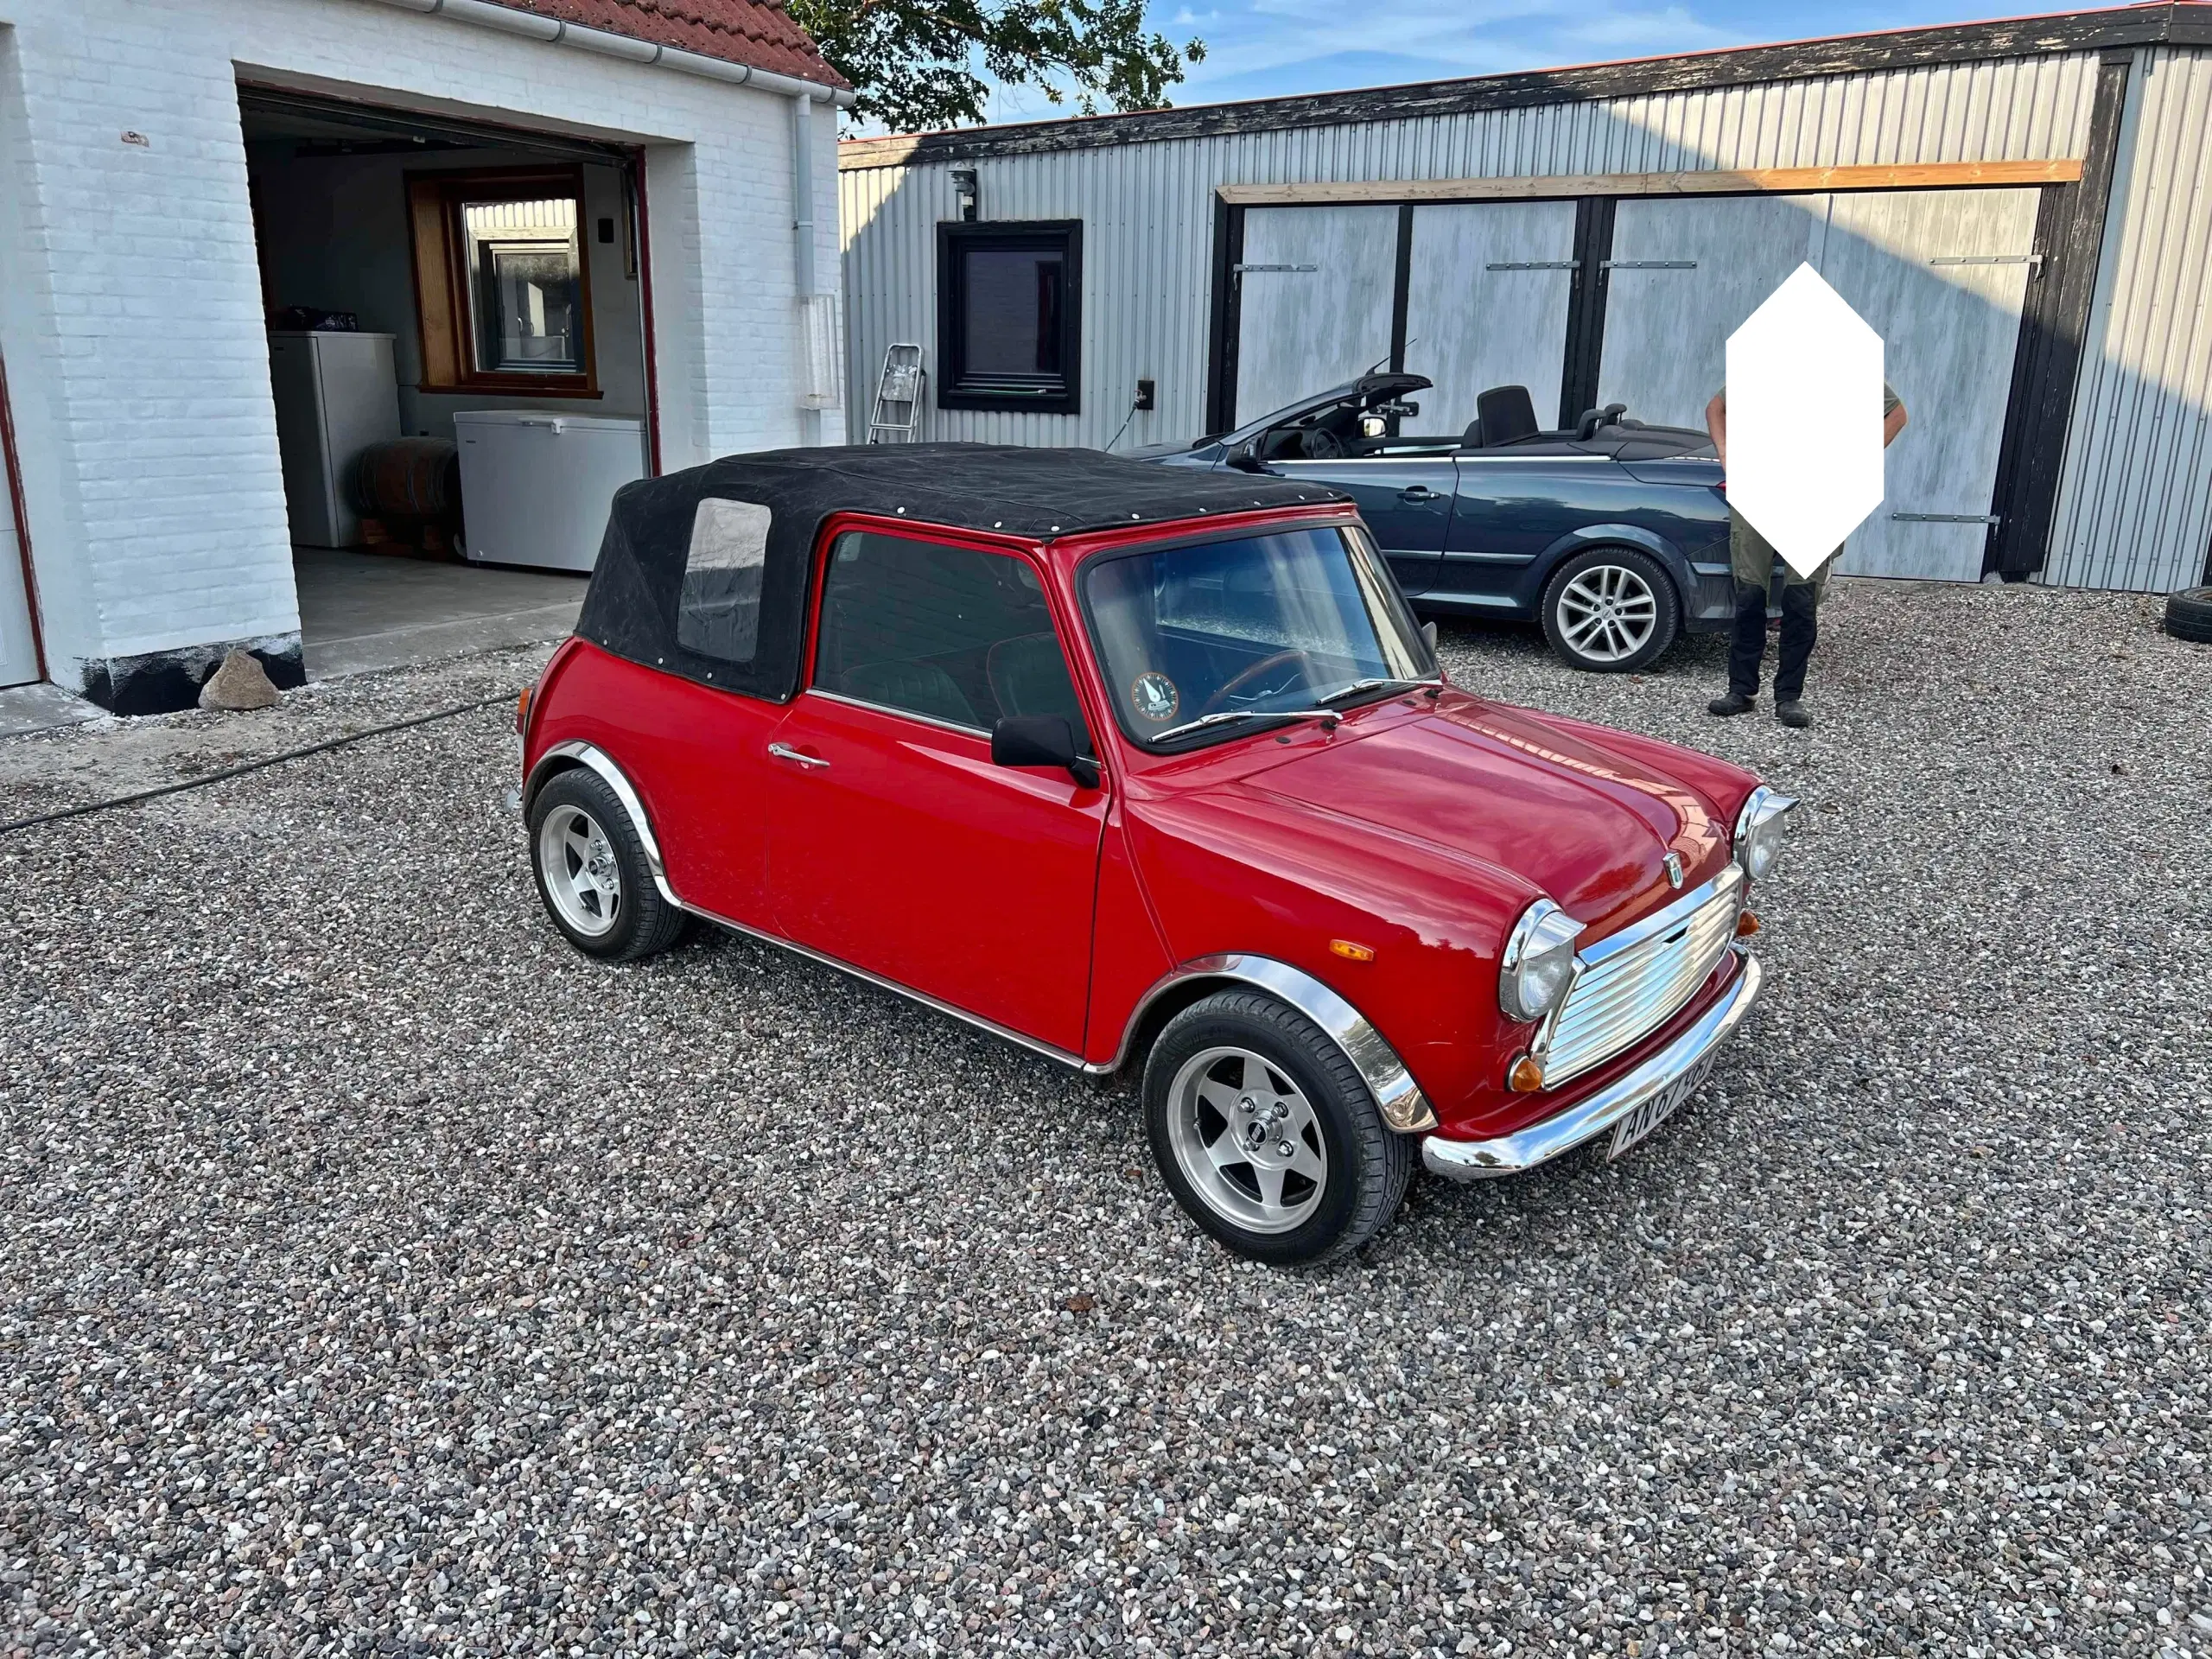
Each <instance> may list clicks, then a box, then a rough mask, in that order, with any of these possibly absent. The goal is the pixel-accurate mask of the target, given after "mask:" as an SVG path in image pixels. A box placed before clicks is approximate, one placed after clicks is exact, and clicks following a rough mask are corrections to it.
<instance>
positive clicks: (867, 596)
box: [814, 532, 1088, 752]
mask: <svg viewBox="0 0 2212 1659" xmlns="http://www.w3.org/2000/svg"><path fill="white" fill-rule="evenodd" d="M814 683H815V684H816V685H817V687H818V688H820V689H821V690H824V691H835V692H837V693H838V694H840V695H842V696H849V697H854V698H856V699H858V700H859V701H861V702H872V703H876V704H880V705H881V706H882V707H885V708H888V709H901V710H904V711H905V712H906V713H909V714H915V715H927V716H928V717H929V718H930V719H931V720H942V721H950V722H952V723H953V724H954V725H957V726H969V727H974V728H976V729H978V730H988V729H989V728H990V727H991V726H992V725H993V724H994V723H995V721H998V720H999V719H1000V718H1001V717H1002V716H1004V715H1065V716H1066V717H1067V719H1068V721H1069V723H1070V724H1071V725H1072V726H1073V727H1074V728H1075V730H1076V734H1077V742H1078V744H1084V724H1083V712H1082V709H1081V706H1080V705H1079V704H1078V703H1077V702H1076V696H1075V687H1074V685H1073V684H1072V683H1071V682H1070V680H1069V678H1068V667H1067V660H1066V658H1065V657H1063V656H1062V655H1061V653H1060V645H1059V640H1058V637H1057V636H1056V635H1055V634H1054V633H1053V632H1052V613H1051V612H1050V611H1049V610H1048V609H1047V608H1046V604H1045V594H1044V589H1043V588H1042V587H1041V586H1040V585H1039V582H1038V578H1037V573H1036V571H1035V570H1033V569H1031V568H1030V565H1029V563H1027V561H1026V560H1023V559H1017V558H1012V557H1009V556H1006V555H1004V554H999V553H980V552H976V551H975V550H972V549H969V548H958V547H940V546H938V545H936V544H935V543H929V542H910V541H907V540H906V539H904V538H903V537H897V536H873V535H866V534H861V533H858V532H855V533H852V534H849V535H845V536H841V537H838V538H837V545H836V550H834V551H833V552H832V553H831V555H830V557H829V572H828V575H827V577H826V579H825V580H824V581H823V588H822V629H821V635H820V639H819V642H818V644H817V647H816V652H815V661H814ZM1086 752H1088V750H1087V746H1086Z"/></svg>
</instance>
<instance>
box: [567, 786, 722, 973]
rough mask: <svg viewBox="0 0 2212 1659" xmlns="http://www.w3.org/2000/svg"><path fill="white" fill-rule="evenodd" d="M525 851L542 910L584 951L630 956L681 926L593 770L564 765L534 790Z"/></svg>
mask: <svg viewBox="0 0 2212 1659" xmlns="http://www.w3.org/2000/svg"><path fill="white" fill-rule="evenodd" d="M530 852H531V866H532V867H533V868H535V870H536V872H537V895H538V897H539V898H540V899H543V900H544V901H545V912H546V914H547V915H549V916H550V917H551V918H553V925H555V926H556V927H557V928H559V929H560V930H561V931H562V932H563V934H564V935H566V936H567V938H568V941H569V944H573V945H575V947H576V949H577V950H582V952H584V953H585V954H586V955H587V956H594V957H607V958H608V959H610V960H612V961H615V962H634V961H635V960H637V958H639V957H649V956H652V954H653V953H654V952H655V951H658V950H666V949H667V948H668V947H669V946H670V945H671V944H675V943H676V941H677V937H678V936H679V935H680V934H681V933H682V932H683V922H684V915H683V912H682V911H681V910H678V909H677V907H676V906H674V905H671V904H670V903H669V902H668V900H667V899H664V898H662V897H661V894H660V889H659V888H658V887H657V886H656V885H655V884H654V881H653V878H652V867H651V866H650V865H648V864H647V863H646V861H645V846H644V843H643V842H640V841H639V838H638V830H637V826H636V825H634V824H632V823H631V822H630V815H629V813H628V812H627V811H626V810H624V809H623V806H622V803H621V802H620V801H619V800H617V799H616V798H615V796H614V791H613V790H612V789H609V788H608V787H607V782H606V780H605V779H602V778H601V777H600V776H599V774H598V773H596V772H591V771H589V770H588V769H587V768H585V767H582V766H575V767H571V768H570V769H569V771H567V772H561V773H558V774H557V775H556V776H555V777H554V778H552V779H550V780H549V781H548V782H547V783H546V785H545V786H544V787H543V788H542V789H540V790H539V791H537V798H535V799H533V800H532V801H531V804H530Z"/></svg>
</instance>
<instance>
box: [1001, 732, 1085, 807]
mask: <svg viewBox="0 0 2212 1659" xmlns="http://www.w3.org/2000/svg"><path fill="white" fill-rule="evenodd" d="M991 764H992V765H993V766H1058V768H1060V769H1061V770H1062V771H1064V772H1066V773H1067V774H1068V776H1069V777H1071V778H1072V779H1075V780H1076V782H1077V783H1078V784H1080V785H1082V786H1083V787H1084V788H1085V789H1096V788H1097V787H1098V763H1097V762H1096V760H1092V759H1090V756H1088V755H1084V754H1079V753H1077V752H1076V744H1075V728H1074V727H1073V726H1071V725H1070V724H1069V723H1068V717H1067V716H1066V715H1007V717H1006V718H1005V719H1003V720H1001V721H999V723H998V724H997V725H995V726H994V727H992V728H991Z"/></svg>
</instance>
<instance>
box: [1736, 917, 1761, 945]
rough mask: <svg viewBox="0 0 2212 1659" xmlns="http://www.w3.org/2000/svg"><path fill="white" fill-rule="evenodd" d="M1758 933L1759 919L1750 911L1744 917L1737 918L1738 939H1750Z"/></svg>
mask: <svg viewBox="0 0 2212 1659" xmlns="http://www.w3.org/2000/svg"><path fill="white" fill-rule="evenodd" d="M1758 931H1759V918H1758V917H1756V916H1754V915H1752V914H1751V912H1750V911H1748V910H1747V911H1745V912H1744V913H1743V914H1742V915H1740V916H1738V917H1737V918H1736V937H1737V938H1739V939H1748V938H1751V935H1752V934H1754V933H1756V932H1758Z"/></svg>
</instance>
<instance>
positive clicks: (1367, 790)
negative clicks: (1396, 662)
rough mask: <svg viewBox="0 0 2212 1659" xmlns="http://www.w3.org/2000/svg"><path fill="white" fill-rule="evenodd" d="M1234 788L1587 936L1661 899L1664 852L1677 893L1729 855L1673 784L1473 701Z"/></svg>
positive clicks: (1705, 808)
mask: <svg viewBox="0 0 2212 1659" xmlns="http://www.w3.org/2000/svg"><path fill="white" fill-rule="evenodd" d="M1243 786H1244V787H1246V788H1248V789H1251V790H1254V791H1259V792H1261V793H1262V794H1265V795H1268V796H1272V797H1274V798H1276V799H1277V800H1280V801H1283V802H1294V803H1296V804H1298V805H1300V806H1301V807H1303V808H1305V809H1306V810H1309V811H1312V812H1315V813H1319V814H1325V815H1333V816H1337V817H1347V818H1352V819H1356V820H1358V821H1359V822H1361V823H1369V824H1374V825H1376V826H1378V827H1381V828H1383V829H1389V830H1391V831H1393V832H1395V833H1396V834H1399V835H1403V836H1415V837H1418V838H1420V839H1421V840H1422V841H1425V842H1428V843H1430V844H1432V845H1433V846H1436V847H1438V848H1440V849H1449V850H1451V851H1452V852H1454V853H1457V854H1460V855H1465V856H1468V857H1472V858H1476V859H1479V860H1481V861H1484V862H1485V863H1488V864H1491V865H1494V866H1497V868H1502V869H1504V870H1507V871H1510V872H1511V873H1513V874H1516V875H1518V876H1521V877H1522V878H1523V879H1524V880H1529V881H1530V882H1533V883H1534V884H1535V886H1537V887H1540V888H1541V889H1542V891H1543V892H1545V893H1548V894H1549V895H1550V896H1551V897H1552V898H1553V899H1556V900H1557V901H1558V902H1559V903H1560V905H1562V906H1565V907H1566V909H1567V913H1568V914H1569V915H1571V916H1573V918H1575V919H1576V920H1577V921H1580V922H1582V923H1585V924H1586V925H1588V927H1589V928H1590V930H1591V937H1593V938H1602V937H1603V936H1604V935H1605V934H1606V933H1608V932H1610V931H1612V930H1613V929H1614V928H1616V927H1619V926H1623V925H1626V924H1627V923H1628V922H1630V921H1632V920H1634V919H1635V918H1637V916H1639V915H1641V914H1643V912H1646V911H1648V910H1651V909H1655V908H1656V907H1658V906H1659V905H1661V904H1662V903H1664V902H1665V901H1666V900H1668V899H1671V898H1672V897H1673V895H1674V892H1675V886H1674V884H1673V882H1671V881H1670V880H1669V877H1668V874H1667V870H1666V859H1667V856H1668V855H1669V854H1670V853H1672V854H1674V855H1675V856H1676V857H1677V858H1678V859H1679V861H1680V862H1681V869H1682V876H1683V881H1682V885H1683V886H1685V887H1689V886H1694V885H1695V884H1696V883H1698V882H1700V881H1701V880H1706V879H1707V877H1709V876H1711V875H1713V874H1716V873H1718V871H1719V868H1721V866H1722V865H1724V864H1725V863H1726V861H1727V859H1728V855H1729V854H1728V834H1727V826H1726V824H1725V823H1722V822H1721V821H1720V819H1719V817H1717V816H1716V814H1715V813H1714V811H1713V807H1712V805H1711V804H1710V803H1709V802H1707V800H1706V799H1705V798H1703V797H1702V796H1701V795H1700V794H1699V793H1698V792H1697V791H1695V790H1694V789H1692V788H1690V787H1689V786H1688V785H1686V784H1684V783H1682V782H1681V780H1679V779H1675V778H1672V777H1669V776H1668V775H1666V774H1665V773H1663V772H1659V771H1657V770H1656V769H1655V768H1653V767H1652V766H1650V765H1649V764H1648V763H1646V762H1643V761H1641V760H1634V759H1630V758H1629V757H1627V756H1625V755H1624V754H1620V753H1614V752H1612V751H1611V750H1608V749H1607V748H1605V747H1603V745H1602V744H1600V743H1599V742H1597V741H1592V739H1590V738H1588V737H1586V736H1584V735H1582V734H1578V733H1574V732H1571V731H1567V730H1564V729H1562V728H1559V727H1556V726H1554V725H1551V724H1550V723H1548V721H1544V720H1543V719H1542V718H1541V716H1538V715H1532V714H1530V713H1529V712H1528V711H1526V710H1523V709H1513V708H1510V707H1508V706H1506V705H1504V704H1501V703H1492V702H1484V701H1482V700H1480V699H1478V698H1472V697H1453V698H1452V699H1450V700H1449V702H1447V703H1446V704H1445V705H1444V706H1442V707H1440V708H1439V709H1436V710H1435V711H1434V712H1433V713H1427V714H1423V715H1419V716H1417V717H1414V718H1411V719H1406V720H1402V721H1393V722H1390V723H1389V724H1387V725H1383V726H1380V727H1377V728H1374V729H1371V730H1370V731H1368V732H1365V733H1363V734H1361V735H1359V736H1358V737H1357V739H1356V740H1355V741H1349V742H1345V741H1338V742H1334V743H1332V744H1330V745H1329V746H1328V747H1325V748H1321V749H1315V750H1308V751H1306V753H1302V754H1300V755H1298V756H1296V757H1295V758H1293V759H1290V760H1286V761H1284V762H1283V763H1282V764H1281V765H1279V766H1272V767H1269V768H1268V769H1267V770H1265V771H1263V772H1259V773H1257V774H1255V775H1252V776H1249V777H1248V778H1247V779H1245V780H1244V784H1243Z"/></svg>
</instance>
